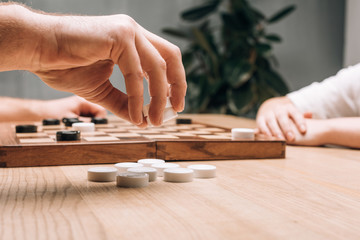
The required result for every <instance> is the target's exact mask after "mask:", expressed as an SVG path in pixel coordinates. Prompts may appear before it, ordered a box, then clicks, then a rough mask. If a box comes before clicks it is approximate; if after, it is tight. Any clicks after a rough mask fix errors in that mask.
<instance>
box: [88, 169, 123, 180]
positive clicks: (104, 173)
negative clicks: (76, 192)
mask: <svg viewBox="0 0 360 240" xmlns="http://www.w3.org/2000/svg"><path fill="white" fill-rule="evenodd" d="M116 173H117V169H116V168H113V167H94V168H89V169H88V180H89V181H93V182H112V181H115V177H116Z"/></svg>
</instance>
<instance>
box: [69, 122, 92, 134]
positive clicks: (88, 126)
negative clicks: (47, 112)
mask: <svg viewBox="0 0 360 240" xmlns="http://www.w3.org/2000/svg"><path fill="white" fill-rule="evenodd" d="M72 128H73V129H74V130H77V131H80V132H82V133H83V132H95V124H94V123H84V122H79V123H73V124H72Z"/></svg>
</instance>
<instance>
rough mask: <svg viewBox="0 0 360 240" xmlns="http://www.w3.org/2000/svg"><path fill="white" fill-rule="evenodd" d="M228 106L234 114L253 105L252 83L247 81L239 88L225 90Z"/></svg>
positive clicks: (242, 111)
mask: <svg viewBox="0 0 360 240" xmlns="http://www.w3.org/2000/svg"><path fill="white" fill-rule="evenodd" d="M227 99H228V108H229V109H230V111H231V112H232V113H233V114H235V115H241V114H244V113H246V112H247V111H249V109H251V108H252V107H253V105H254V92H253V89H252V84H251V83H250V82H247V83H246V84H245V85H243V86H242V87H241V88H238V89H232V90H231V89H229V90H228V91H227Z"/></svg>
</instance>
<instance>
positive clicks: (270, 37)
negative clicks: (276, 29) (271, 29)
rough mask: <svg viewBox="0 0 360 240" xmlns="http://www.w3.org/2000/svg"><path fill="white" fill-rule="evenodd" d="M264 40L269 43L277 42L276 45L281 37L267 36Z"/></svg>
mask: <svg viewBox="0 0 360 240" xmlns="http://www.w3.org/2000/svg"><path fill="white" fill-rule="evenodd" d="M265 39H266V40H269V41H271V42H277V43H279V42H281V41H282V39H281V37H280V36H279V35H277V34H268V35H266V36H265Z"/></svg>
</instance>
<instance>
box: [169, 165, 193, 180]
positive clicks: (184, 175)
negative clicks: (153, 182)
mask: <svg viewBox="0 0 360 240" xmlns="http://www.w3.org/2000/svg"><path fill="white" fill-rule="evenodd" d="M193 179H194V171H193V170H192V169H190V168H167V169H165V170H164V181H166V182H192V180H193Z"/></svg>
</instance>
